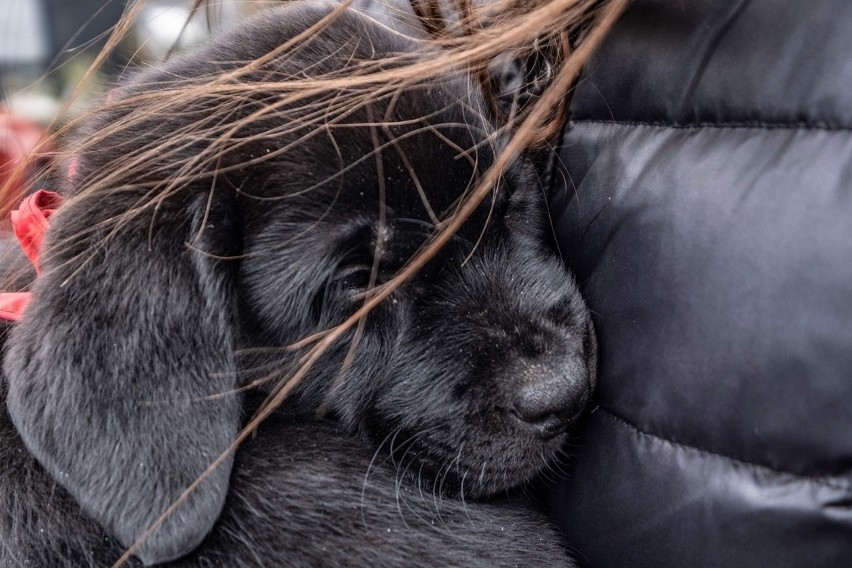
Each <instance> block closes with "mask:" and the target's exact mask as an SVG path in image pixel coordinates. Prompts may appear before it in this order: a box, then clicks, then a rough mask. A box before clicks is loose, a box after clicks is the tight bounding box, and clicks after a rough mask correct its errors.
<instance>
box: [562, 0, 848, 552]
mask: <svg viewBox="0 0 852 568" xmlns="http://www.w3.org/2000/svg"><path fill="white" fill-rule="evenodd" d="M572 105H573V113H574V114H573V122H572V124H571V125H570V126H569V128H568V129H567V130H566V132H565V134H564V137H563V139H562V143H561V148H560V154H559V155H560V157H561V160H562V162H564V171H562V172H561V174H563V175H561V176H560V175H557V176H555V177H554V179H555V181H556V182H557V183H556V184H555V185H556V186H555V188H554V197H553V216H554V222H555V226H556V230H557V233H558V237H559V242H560V245H561V248H562V252H563V254H564V256H565V258H566V260H567V261H568V262H569V263H570V265H571V266H572V267H573V268H574V270H575V271H576V274H577V277H578V280H579V281H580V282H581V283H582V288H583V291H584V293H585V295H586V297H587V299H588V302H589V304H590V307H591V308H592V310H593V311H594V312H595V314H596V320H595V321H596V324H597V329H598V333H599V337H600V344H601V354H600V365H601V367H600V376H599V387H598V403H599V405H600V406H599V408H598V409H597V410H596V411H595V412H594V413H593V414H591V416H590V417H589V420H588V424H587V428H586V430H585V432H584V433H583V434H582V436H581V437H580V438H579V440H578V445H577V447H572V448H571V449H570V453H571V454H572V455H573V456H574V459H573V460H572V462H571V465H570V471H569V476H568V478H567V479H566V480H565V481H563V482H562V483H561V485H560V486H559V487H558V488H556V489H555V490H554V492H553V493H552V494H551V495H550V503H551V506H552V510H553V512H554V514H555V516H556V518H557V519H558V521H559V522H560V524H561V525H562V526H563V527H564V529H565V531H566V534H567V535H568V537H569V539H570V540H571V542H572V544H573V546H574V547H575V548H576V550H577V551H578V554H577V557H578V559H579V560H580V561H581V562H583V563H584V564H585V565H587V566H590V567H596V568H597V567H600V568H617V567H622V566H623V567H630V568H641V567H649V568H665V567H722V566H724V567H737V568H751V567H760V568H763V567H766V568H770V567H771V568H780V567H802V568H823V567H825V568H828V567H831V568H844V567H852V2H850V1H849V0H809V1H804V0H753V1H748V0H691V1H687V0H637V1H636V2H634V3H633V4H632V5H631V7H630V8H629V9H628V11H627V13H626V14H625V16H624V17H623V18H622V20H621V21H620V22H619V24H618V25H617V26H616V28H615V29H614V30H613V32H612V34H611V36H610V37H609V39H608V40H607V41H606V43H605V45H604V47H603V48H602V49H601V50H600V51H599V52H598V54H597V56H596V57H595V58H594V60H593V62H592V63H591V64H590V65H589V66H588V68H587V69H586V72H585V73H584V76H583V78H582V80H581V82H580V84H579V86H578V88H577V90H576V94H575V96H574V100H573V103H572Z"/></svg>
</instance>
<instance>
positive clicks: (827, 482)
mask: <svg viewBox="0 0 852 568" xmlns="http://www.w3.org/2000/svg"><path fill="white" fill-rule="evenodd" d="M596 411H597V412H603V414H604V415H605V416H607V417H608V418H609V419H610V420H612V421H613V422H615V423H616V424H620V425H621V426H625V427H627V428H629V429H630V430H632V431H633V432H634V433H636V434H639V435H640V436H644V437H647V438H652V439H654V440H658V441H661V442H664V443H666V444H668V445H670V446H672V447H675V448H680V449H682V450H687V451H692V452H694V453H697V454H701V455H703V456H707V457H712V458H717V459H723V460H726V461H729V462H732V463H734V464H736V465H739V466H741V467H745V468H748V469H759V470H764V471H769V472H772V473H774V474H777V475H783V476H788V477H792V478H794V479H796V480H799V481H803V482H810V483H815V484H817V485H822V486H825V487H828V488H830V489H834V490H837V491H843V492H846V493H848V492H850V491H852V485H846V484H844V483H842V482H840V481H839V480H838V479H837V477H836V476H829V475H825V476H812V475H799V474H796V473H792V472H789V471H784V470H780V469H775V468H773V467H769V466H766V465H763V464H757V463H752V462H747V461H743V460H741V459H737V458H733V457H731V456H726V455H724V454H719V453H716V452H711V451H709V450H705V449H702V448H697V447H695V446H690V445H687V444H683V443H680V442H675V441H673V440H670V439H668V438H664V437H662V436H658V435H656V434H650V433H648V432H645V431H644V430H641V429H639V427H638V426H636V425H634V424H632V423H630V422H628V421H627V420H625V419H624V418H622V417H621V416H618V415H617V414H615V413H614V412H612V411H611V410H608V409H606V408H604V407H602V406H599V407H598V408H597V409H596Z"/></svg>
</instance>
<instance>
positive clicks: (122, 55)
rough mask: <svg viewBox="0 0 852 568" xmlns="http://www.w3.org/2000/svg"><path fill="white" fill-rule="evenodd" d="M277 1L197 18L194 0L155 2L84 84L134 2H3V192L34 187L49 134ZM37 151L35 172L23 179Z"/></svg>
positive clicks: (250, 1) (226, 5)
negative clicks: (143, 68)
mask: <svg viewBox="0 0 852 568" xmlns="http://www.w3.org/2000/svg"><path fill="white" fill-rule="evenodd" d="M273 2H274V0H209V1H208V2H205V3H204V6H203V7H202V9H200V10H198V11H196V12H195V13H193V11H192V7H193V4H194V2H193V0H147V1H146V2H145V3H144V5H143V7H142V9H141V11H140V12H139V13H138V15H137V17H136V18H134V20H133V24H132V28H131V30H130V33H129V34H128V36H127V37H126V38H125V39H124V40H123V41H122V42H121V44H120V46H119V48H118V49H117V50H115V51H114V52H113V53H111V54H110V55H109V57H108V59H107V60H106V62H105V64H104V65H103V66H101V68H100V69H99V70H98V72H97V74H96V75H95V76H93V77H92V80H89V81H86V82H85V83H84V84H82V85H81V80H82V79H83V77H84V75H85V73H86V71H87V70H88V69H89V68H90V67H91V65H92V63H93V62H94V61H95V58H96V57H97V55H98V54H99V52H100V51H101V49H102V48H103V47H104V45H105V44H106V41H107V38H108V37H109V35H110V34H111V33H112V31H113V28H114V27H115V25H116V24H117V23H118V22H119V20H120V19H121V17H122V15H123V14H124V12H125V10H126V9H127V8H128V4H130V2H129V0H0V187H5V188H6V189H5V191H6V192H7V194H8V192H14V191H16V190H17V188H20V187H21V185H22V184H24V183H26V181H27V179H29V178H30V177H31V176H32V175H34V174H35V170H37V169H38V167H39V166H40V165H44V164H45V162H46V161H49V160H50V155H51V150H52V148H51V147H50V146H49V145H48V144H45V143H43V142H40V141H41V140H43V138H44V137H43V135H44V134H45V133H48V132H50V131H52V130H55V129H56V128H58V127H59V126H61V125H62V124H63V123H65V122H67V121H68V120H70V119H72V118H74V117H75V116H79V114H80V113H82V112H84V111H85V110H86V109H87V108H88V107H89V106H91V105H92V104H93V102H94V101H96V100H97V99H98V98H99V97H100V96H102V95H103V93H104V91H105V90H107V89H108V88H109V86H110V85H112V84H114V82H115V81H116V80H117V79H118V78H120V76H121V75H122V74H124V73H127V72H128V71H130V70H132V69H133V68H134V67H137V66H139V65H144V64H145V63H146V62H150V61H159V60H162V59H163V58H164V57H165V56H166V55H167V54H168V53H169V51H170V50H172V49H176V50H181V49H186V48H188V47H191V46H192V45H194V44H196V43H198V42H199V41H202V40H203V39H205V38H206V37H208V36H209V35H211V34H212V33H216V32H217V31H220V30H222V29H223V28H228V27H231V26H233V25H235V24H236V23H237V22H238V21H239V20H240V19H242V18H244V17H246V16H248V15H250V14H251V13H253V12H255V11H256V10H258V9H260V8H262V7H263V6H265V5H269V4H271V3H273ZM78 85H81V87H80V90H79V92H78V93H77V94H76V95H75V96H73V97H71V95H72V93H74V91H75V89H76V88H77V87H78ZM69 100H71V102H70V104H69V105H68V106H67V107H66V106H65V105H66V102H68V101H69ZM34 149H37V151H38V153H39V155H40V156H41V159H40V160H39V161H38V162H37V163H36V164H35V167H34V168H30V170H31V171H27V172H18V173H15V171H16V169H17V168H16V166H17V165H18V164H19V163H20V160H22V159H23V158H24V156H27V155H28V154H29V153H30V152H31V151H32V150H34ZM3 197H4V196H2V195H0V199H2V198H3Z"/></svg>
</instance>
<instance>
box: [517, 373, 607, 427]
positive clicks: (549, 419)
mask: <svg viewBox="0 0 852 568" xmlns="http://www.w3.org/2000/svg"><path fill="white" fill-rule="evenodd" d="M525 374H526V375H527V376H526V377H525V378H526V380H525V381H524V384H523V385H522V386H521V387H520V388H519V389H518V391H517V393H516V394H515V400H514V405H513V408H512V411H513V414H514V415H515V416H516V417H517V418H518V420H520V421H521V422H522V423H523V424H524V425H525V426H526V427H528V428H531V429H532V430H534V431H535V432H536V433H537V434H538V435H539V436H541V437H542V438H545V439H548V438H552V437H554V436H557V435H559V434H561V433H563V432H565V431H566V430H567V429H568V426H569V425H570V424H571V423H572V422H574V420H576V419H577V418H578V417H579V416H580V414H581V413H582V411H583V407H585V405H586V402H587V401H588V399H589V394H590V393H589V389H590V384H589V370H588V367H587V366H586V364H585V362H584V361H582V360H581V359H579V358H574V359H570V360H568V361H565V362H562V363H561V364H559V365H553V366H551V365H547V366H541V365H531V366H530V368H529V371H528V372H527V373H525Z"/></svg>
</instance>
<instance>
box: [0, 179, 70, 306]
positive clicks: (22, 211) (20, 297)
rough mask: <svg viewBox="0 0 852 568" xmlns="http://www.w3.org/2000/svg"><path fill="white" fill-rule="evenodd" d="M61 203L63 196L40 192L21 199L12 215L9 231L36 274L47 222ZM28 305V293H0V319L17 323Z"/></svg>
mask: <svg viewBox="0 0 852 568" xmlns="http://www.w3.org/2000/svg"><path fill="white" fill-rule="evenodd" d="M60 203H62V196H61V195H59V194H58V193H53V192H52V191H45V190H43V189H42V190H39V191H37V192H35V193H34V194H32V195H30V196H29V197H27V198H26V199H24V200H23V201H22V202H21V204H20V205H19V206H18V208H17V209H16V210H15V211H12V227H13V228H14V231H15V237H17V239H18V243H20V245H21V248H22V249H23V250H24V254H26V255H27V258H29V259H30V262H32V263H33V266H34V267H35V269H36V274H41V263H40V262H39V253H40V252H41V245H42V243H43V242H44V235H45V233H47V229H48V228H49V227H50V223H48V219H50V216H51V215H53V213H54V212H55V211H56V208H57V207H59V204H60ZM29 301H30V293H29V292H0V319H2V320H7V321H20V320H21V316H22V315H23V313H24V309H26V307H27V304H29Z"/></svg>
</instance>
